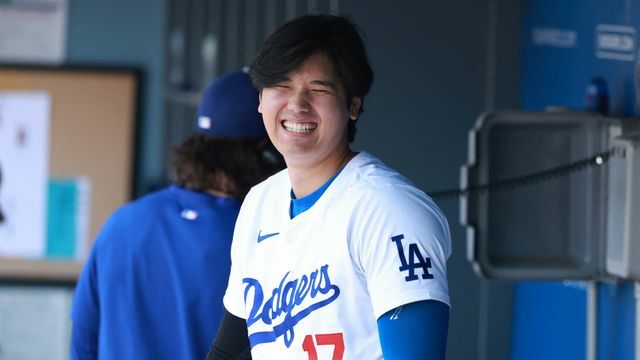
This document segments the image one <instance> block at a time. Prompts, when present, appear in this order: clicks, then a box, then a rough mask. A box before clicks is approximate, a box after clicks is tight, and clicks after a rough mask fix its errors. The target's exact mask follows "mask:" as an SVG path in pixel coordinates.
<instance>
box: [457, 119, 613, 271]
mask: <svg viewBox="0 0 640 360" xmlns="http://www.w3.org/2000/svg"><path fill="white" fill-rule="evenodd" d="M621 123H622V121H621V120H618V119H612V118H606V117H602V116H599V115H597V114H592V113H584V112H569V111H562V112H493V113H487V114H483V115H481V116H480V117H479V119H478V120H477V122H476V124H475V126H474V128H473V129H472V130H471V131H470V134H469V161H468V164H467V165H466V166H463V168H462V170H461V185H462V188H466V187H467V186H468V185H470V186H473V185H479V184H486V183H492V182H496V181H501V180H505V179H510V178H514V177H521V176H524V175H527V174H531V173H535V172H539V171H544V170H548V169H552V168H556V167H559V166H562V165H565V164H569V163H572V162H576V161H578V160H582V159H585V158H589V157H591V156H593V155H595V154H598V153H601V152H605V151H607V149H608V147H609V139H610V138H611V137H613V136H614V135H618V134H620V133H621V132H622V130H621V129H622V125H621ZM606 195H607V171H606V169H605V168H604V167H588V168H585V169H583V170H580V171H576V172H570V173H566V174H564V175H563V176H557V177H553V178H551V179H549V180H548V181H544V182H540V183H537V184H533V185H531V186H518V187H510V188H504V189H500V190H495V191H494V190H491V191H486V192H479V193H473V192H472V193H469V194H468V195H467V196H466V197H462V198H461V204H460V205H461V206H460V217H461V222H462V224H463V225H466V226H467V256H468V258H469V260H470V261H471V263H472V264H473V267H474V269H475V271H476V272H477V273H478V274H480V275H481V276H484V277H486V278H490V279H504V280H528V279H542V280H543V279H549V280H551V279H590V278H594V277H598V276H600V275H602V274H603V273H604V272H605V271H604V269H605V248H606V241H605V238H606Z"/></svg>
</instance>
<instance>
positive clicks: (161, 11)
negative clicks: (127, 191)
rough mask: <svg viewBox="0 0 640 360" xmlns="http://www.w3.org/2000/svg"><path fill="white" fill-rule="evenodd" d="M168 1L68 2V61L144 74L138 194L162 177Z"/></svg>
mask: <svg viewBox="0 0 640 360" xmlns="http://www.w3.org/2000/svg"><path fill="white" fill-rule="evenodd" d="M165 17H166V16H165V1H164V0H133V1H129V0H111V1H99V0H70V3H69V27H68V37H67V63H71V64H89V65H106V66H113V65H115V66H121V65H125V66H134V67H136V68H139V69H140V70H142V72H143V79H144V80H143V83H142V95H143V96H142V97H141V98H140V106H141V112H140V113H141V115H142V116H141V118H140V121H141V124H140V125H141V127H140V129H141V133H140V134H139V140H138V142H139V143H138V149H139V150H140V154H139V159H140V161H139V163H138V166H137V171H136V173H137V174H138V176H139V177H138V187H137V189H136V191H135V192H136V193H137V194H140V193H142V192H146V187H147V186H148V185H149V184H151V183H152V182H154V181H156V179H158V178H161V177H162V175H163V173H164V170H163V164H162V158H163V157H162V155H163V151H164V149H163V148H162V146H163V136H164V133H163V130H164V122H163V116H162V115H163V114H162V94H163V64H164V36H165Z"/></svg>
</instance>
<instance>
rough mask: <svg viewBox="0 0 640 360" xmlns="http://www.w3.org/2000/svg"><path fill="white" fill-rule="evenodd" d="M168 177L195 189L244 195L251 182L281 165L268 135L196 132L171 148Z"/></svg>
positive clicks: (263, 178)
mask: <svg viewBox="0 0 640 360" xmlns="http://www.w3.org/2000/svg"><path fill="white" fill-rule="evenodd" d="M167 167H168V170H169V179H170V181H171V182H172V183H173V184H175V185H178V186H181V187H184V188H187V189H191V190H196V191H210V190H215V191H221V192H224V193H228V194H230V195H232V196H236V197H238V198H244V197H245V196H246V195H247V193H248V192H249V190H250V189H251V187H252V186H254V185H256V184H257V183H259V182H261V181H263V180H265V179H266V178H267V177H269V176H271V175H273V174H274V173H276V172H277V171H279V170H282V169H284V167H285V165H284V160H283V159H282V156H281V155H280V154H279V153H278V152H277V150H275V147H273V145H271V142H270V141H269V140H268V139H258V140H254V139H234V138H225V137H218V136H212V135H205V134H200V133H196V134H193V135H192V136H191V137H189V138H188V139H187V140H185V141H184V142H183V143H182V144H181V145H179V146H178V147H176V148H174V149H172V150H171V151H170V153H169V157H168V160H167Z"/></svg>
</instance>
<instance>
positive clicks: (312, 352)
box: [302, 333, 344, 360]
mask: <svg viewBox="0 0 640 360" xmlns="http://www.w3.org/2000/svg"><path fill="white" fill-rule="evenodd" d="M315 337H316V343H317V344H318V346H323V345H333V357H332V358H331V360H342V356H343V355H344V338H343V336H342V333H335V334H316V335H315ZM302 350H304V351H305V352H306V353H308V354H309V360H318V352H317V351H316V344H315V343H314V342H313V336H312V335H307V336H305V337H304V341H303V342H302Z"/></svg>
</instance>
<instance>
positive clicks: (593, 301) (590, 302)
mask: <svg viewBox="0 0 640 360" xmlns="http://www.w3.org/2000/svg"><path fill="white" fill-rule="evenodd" d="M597 354H598V282H597V281H595V280H590V281H587V360H596V356H597Z"/></svg>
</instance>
